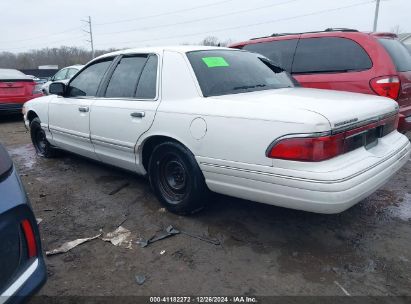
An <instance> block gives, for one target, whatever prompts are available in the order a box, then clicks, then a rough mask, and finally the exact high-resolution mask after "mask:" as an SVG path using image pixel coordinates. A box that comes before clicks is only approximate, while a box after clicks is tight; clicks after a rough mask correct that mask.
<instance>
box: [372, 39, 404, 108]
mask: <svg viewBox="0 0 411 304" xmlns="http://www.w3.org/2000/svg"><path fill="white" fill-rule="evenodd" d="M378 41H379V42H380V44H382V46H383V47H384V48H385V50H386V51H387V52H388V54H389V55H390V57H391V59H392V61H393V63H394V65H395V67H396V69H397V73H398V76H399V78H400V81H401V90H400V94H399V96H398V104H399V105H400V107H408V106H411V53H410V52H409V50H408V49H407V47H406V46H405V45H404V44H402V43H401V42H400V41H399V40H397V39H394V38H388V37H387V38H379V39H378ZM410 111H411V109H410ZM410 115H411V113H410Z"/></svg>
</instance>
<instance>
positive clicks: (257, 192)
mask: <svg viewBox="0 0 411 304" xmlns="http://www.w3.org/2000/svg"><path fill="white" fill-rule="evenodd" d="M410 154H411V144H410V142H409V141H408V140H405V141H402V143H401V146H399V147H398V149H395V151H394V152H393V153H391V154H390V155H389V157H386V158H385V159H384V160H383V161H380V162H379V163H377V164H375V165H374V166H372V167H370V168H368V169H367V170H365V171H364V170H362V171H361V172H357V173H356V174H352V175H350V176H347V177H346V178H343V179H339V180H332V179H331V178H330V180H328V181H327V180H321V181H320V180H314V179H311V180H309V179H307V178H301V179H296V178H293V180H290V179H289V177H285V176H284V177H281V176H279V175H273V174H272V173H270V172H255V171H254V172H252V171H247V170H243V169H239V168H234V167H227V166H216V165H214V164H207V163H204V162H203V163H202V162H201V161H200V167H201V169H202V171H203V173H204V177H205V179H206V183H207V185H208V187H209V188H210V190H212V191H214V192H217V193H221V194H225V195H230V196H234V197H238V198H242V199H247V200H251V201H256V202H261V203H266V204H270V205H276V206H281V207H286V208H292V209H299V210H305V211H311V212H316V213H329V214H332V213H339V212H342V211H344V210H346V209H348V208H350V207H351V206H353V205H354V204H356V203H358V202H359V201H361V200H362V199H364V198H366V197H367V196H369V195H370V194H372V193H373V192H374V191H376V190H377V189H378V188H380V187H381V186H382V185H384V184H385V183H386V182H387V181H388V180H389V179H390V178H391V177H392V176H393V175H394V174H395V173H396V172H397V171H398V170H399V169H400V168H401V167H402V166H403V165H404V164H405V163H406V162H407V161H408V159H409V158H410Z"/></svg>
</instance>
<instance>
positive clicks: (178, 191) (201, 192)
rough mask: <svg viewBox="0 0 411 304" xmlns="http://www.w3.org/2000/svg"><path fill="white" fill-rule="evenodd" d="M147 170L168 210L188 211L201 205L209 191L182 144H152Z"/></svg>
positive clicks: (192, 210)
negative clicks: (152, 148)
mask: <svg viewBox="0 0 411 304" xmlns="http://www.w3.org/2000/svg"><path fill="white" fill-rule="evenodd" d="M148 173H149V179H150V184H151V186H152V188H153V190H154V192H155V194H156V196H157V197H158V199H159V200H160V202H161V203H162V204H163V205H164V206H165V207H166V208H167V209H168V210H170V211H171V212H174V213H177V214H190V213H194V212H196V211H199V210H201V209H202V208H203V207H204V205H205V201H206V199H207V196H208V193H209V191H208V189H207V186H206V184H205V181H204V176H203V174H202V172H201V170H200V168H199V167H198V164H197V162H196V160H195V159H194V156H193V154H192V153H191V152H190V151H189V150H187V148H185V147H184V146H183V145H181V144H179V143H175V142H165V143H162V144H160V145H158V146H157V147H155V148H154V150H153V153H152V155H151V157H150V161H149V165H148Z"/></svg>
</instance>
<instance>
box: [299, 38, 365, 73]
mask: <svg viewBox="0 0 411 304" xmlns="http://www.w3.org/2000/svg"><path fill="white" fill-rule="evenodd" d="M371 67H372V62H371V59H370V57H369V56H368V54H367V53H366V52H365V50H364V49H363V48H362V47H361V46H360V45H359V44H358V43H356V42H354V41H353V40H351V39H346V38H338V37H324V38H304V39H300V41H299V42H298V46H297V51H296V53H295V57H294V63H293V67H292V73H297V74H304V73H306V74H311V73H343V72H355V71H364V70H368V69H370V68H371Z"/></svg>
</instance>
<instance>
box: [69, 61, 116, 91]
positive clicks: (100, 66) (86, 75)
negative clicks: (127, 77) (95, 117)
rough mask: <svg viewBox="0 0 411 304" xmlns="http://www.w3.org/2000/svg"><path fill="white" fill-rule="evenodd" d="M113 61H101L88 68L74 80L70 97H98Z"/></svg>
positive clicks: (70, 89)
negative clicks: (98, 91) (101, 83)
mask: <svg viewBox="0 0 411 304" xmlns="http://www.w3.org/2000/svg"><path fill="white" fill-rule="evenodd" d="M111 62H112V59H110V60H105V61H99V62H97V63H94V64H92V65H90V66H88V67H86V68H85V69H84V70H83V71H81V73H80V74H78V75H77V76H76V78H74V79H73V80H72V81H71V82H70V84H69V87H68V90H67V95H68V97H77V96H96V94H97V90H98V87H99V85H100V82H101V80H102V79H103V77H104V74H105V73H106V71H107V69H108V67H109V66H110V64H111Z"/></svg>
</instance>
